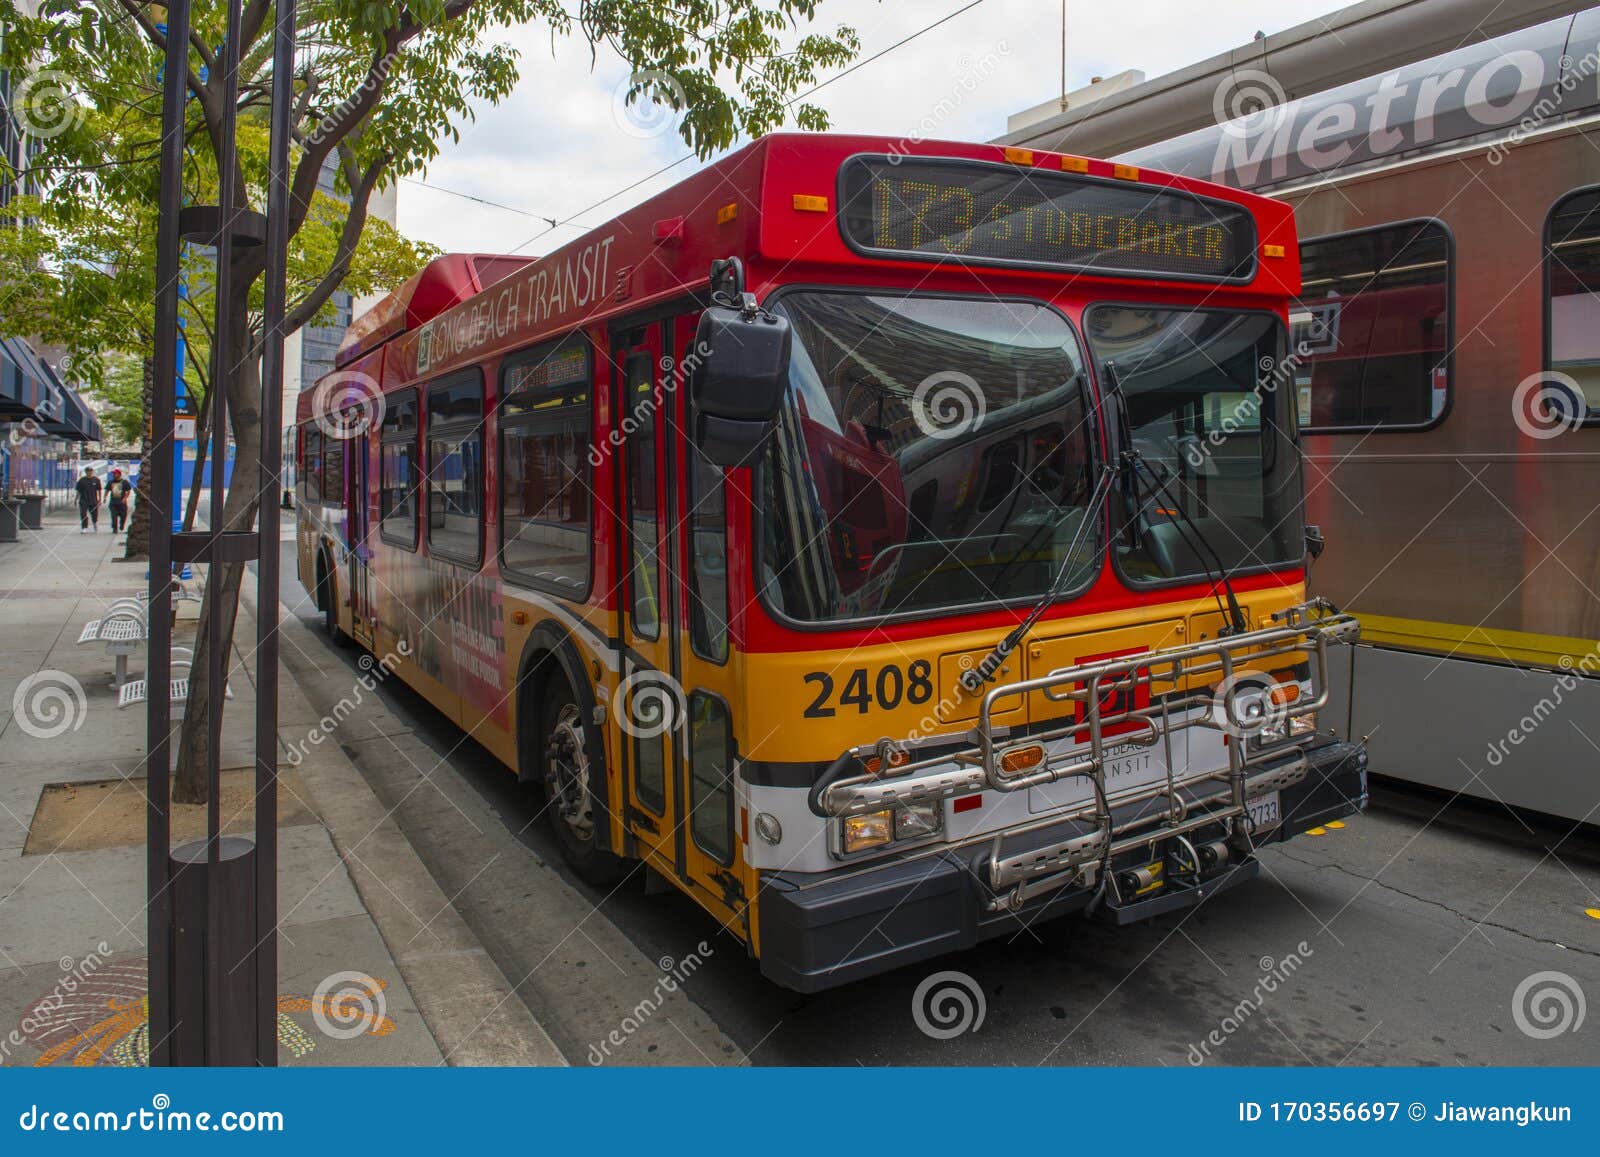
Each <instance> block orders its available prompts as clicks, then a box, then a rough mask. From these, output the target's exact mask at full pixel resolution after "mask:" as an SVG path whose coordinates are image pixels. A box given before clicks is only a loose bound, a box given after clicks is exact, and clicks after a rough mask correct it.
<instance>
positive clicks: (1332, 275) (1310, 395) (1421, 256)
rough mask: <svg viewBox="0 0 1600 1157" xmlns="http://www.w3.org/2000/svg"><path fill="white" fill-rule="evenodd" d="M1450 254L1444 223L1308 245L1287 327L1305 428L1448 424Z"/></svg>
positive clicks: (1417, 223)
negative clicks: (1442, 421) (1445, 418)
mask: <svg viewBox="0 0 1600 1157" xmlns="http://www.w3.org/2000/svg"><path fill="white" fill-rule="evenodd" d="M1450 248H1451V247H1450V234H1449V233H1448V232H1447V231H1446V230H1445V228H1444V226H1443V225H1441V224H1439V223H1438V222H1436V221H1411V222H1407V223H1405V224H1401V225H1385V226H1382V227H1381V228H1377V229H1365V230H1362V231H1360V232H1357V233H1342V234H1339V235H1338V236H1333V237H1318V238H1312V239H1310V240H1307V241H1304V242H1302V243H1301V245H1300V266H1301V290H1300V299H1299V300H1298V301H1296V302H1295V303H1294V305H1293V306H1291V307H1290V311H1289V319H1290V323H1291V325H1292V327H1293V334H1292V339H1291V342H1290V345H1291V347H1292V350H1291V354H1290V358H1291V363H1292V365H1293V367H1294V381H1295V386H1296V398H1297V401H1298V403H1299V417H1300V425H1301V426H1302V427H1303V428H1305V429H1308V430H1351V429H1376V430H1383V429H1417V428H1419V427H1423V426H1428V425H1432V424H1433V423H1434V422H1436V421H1438V420H1439V419H1440V418H1441V417H1443V416H1444V411H1445V405H1446V403H1447V401H1448V399H1449V393H1450V347H1451V340H1450V301H1451V264H1450V260H1451V252H1450Z"/></svg>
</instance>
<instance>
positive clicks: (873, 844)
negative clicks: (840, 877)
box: [844, 802, 944, 856]
mask: <svg viewBox="0 0 1600 1157" xmlns="http://www.w3.org/2000/svg"><path fill="white" fill-rule="evenodd" d="M943 829H944V804H943V803H942V802H941V803H918V804H910V805H908V806H906V807H897V808H885V809H884V810H883V811H876V812H869V813H868V814H867V815H864V816H847V817H846V818H845V820H844V853H845V855H847V856H849V855H854V854H855V853H856V852H865V851H868V850H870V849H872V848H881V847H883V846H884V845H886V844H891V843H898V842H902V841H904V842H910V841H914V840H922V839H926V838H927V837H929V836H933V835H937V834H938V833H939V832H940V831H942V830H943Z"/></svg>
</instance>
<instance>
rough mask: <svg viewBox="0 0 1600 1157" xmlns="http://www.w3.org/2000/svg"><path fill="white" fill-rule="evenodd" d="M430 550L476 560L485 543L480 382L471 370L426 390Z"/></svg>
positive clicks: (447, 555)
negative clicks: (449, 381)
mask: <svg viewBox="0 0 1600 1157" xmlns="http://www.w3.org/2000/svg"><path fill="white" fill-rule="evenodd" d="M428 420H429V423H430V425H429V431H428V549H429V550H430V551H431V552H432V553H434V554H439V555H443V556H445V557H448V558H453V559H456V560H458V561H460V562H465V563H471V564H473V565H476V564H477V562H478V560H479V558H480V557H481V554H482V543H483V522H482V516H483V387H482V385H480V384H479V382H478V381H477V375H476V373H474V374H473V375H471V377H470V378H459V379H457V380H456V381H455V382H453V383H450V384H448V385H443V386H435V387H434V388H433V389H432V390H430V391H429V392H428Z"/></svg>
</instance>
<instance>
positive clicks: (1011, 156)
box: [1006, 145, 1033, 165]
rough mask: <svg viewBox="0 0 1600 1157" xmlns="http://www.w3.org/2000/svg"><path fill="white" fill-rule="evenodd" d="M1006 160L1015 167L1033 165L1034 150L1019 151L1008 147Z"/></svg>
mask: <svg viewBox="0 0 1600 1157" xmlns="http://www.w3.org/2000/svg"><path fill="white" fill-rule="evenodd" d="M1006 160H1008V161H1010V162H1011V163H1012V164H1013V165H1031V164H1033V150H1032V149H1019V148H1015V147H1012V146H1009V145H1008V146H1007V147H1006Z"/></svg>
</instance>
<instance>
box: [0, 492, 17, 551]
mask: <svg viewBox="0 0 1600 1157" xmlns="http://www.w3.org/2000/svg"><path fill="white" fill-rule="evenodd" d="M21 514H22V503H20V502H18V501H17V500H16V499H14V498H0V542H16V541H17V526H18V524H19V522H20V516H21Z"/></svg>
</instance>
